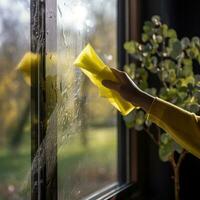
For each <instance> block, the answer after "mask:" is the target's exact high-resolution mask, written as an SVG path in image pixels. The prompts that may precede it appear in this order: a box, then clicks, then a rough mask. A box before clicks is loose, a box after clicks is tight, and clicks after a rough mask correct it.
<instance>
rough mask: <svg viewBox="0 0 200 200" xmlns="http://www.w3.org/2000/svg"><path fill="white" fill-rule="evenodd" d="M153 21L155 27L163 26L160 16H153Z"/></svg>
mask: <svg viewBox="0 0 200 200" xmlns="http://www.w3.org/2000/svg"><path fill="white" fill-rule="evenodd" d="M151 21H152V22H153V24H154V25H155V26H160V25H161V22H160V16H158V15H154V16H152V18H151Z"/></svg>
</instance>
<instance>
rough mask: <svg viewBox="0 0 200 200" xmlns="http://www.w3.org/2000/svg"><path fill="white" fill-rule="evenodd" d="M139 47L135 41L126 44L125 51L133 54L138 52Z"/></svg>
mask: <svg viewBox="0 0 200 200" xmlns="http://www.w3.org/2000/svg"><path fill="white" fill-rule="evenodd" d="M137 46H138V43H137V42H135V41H129V42H125V44H124V49H125V50H126V51H127V52H128V53H129V54H133V53H135V52H137Z"/></svg>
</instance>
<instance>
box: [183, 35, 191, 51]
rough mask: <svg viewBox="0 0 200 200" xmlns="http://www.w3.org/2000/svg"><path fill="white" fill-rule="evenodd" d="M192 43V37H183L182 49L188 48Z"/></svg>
mask: <svg viewBox="0 0 200 200" xmlns="http://www.w3.org/2000/svg"><path fill="white" fill-rule="evenodd" d="M189 45H190V39H189V38H188V37H184V38H182V39H181V47H182V49H185V48H187V47H188V46H189Z"/></svg>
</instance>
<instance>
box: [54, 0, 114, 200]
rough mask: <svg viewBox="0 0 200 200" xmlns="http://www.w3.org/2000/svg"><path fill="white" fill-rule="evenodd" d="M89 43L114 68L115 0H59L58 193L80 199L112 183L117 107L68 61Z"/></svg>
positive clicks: (60, 195) (71, 61)
mask: <svg viewBox="0 0 200 200" xmlns="http://www.w3.org/2000/svg"><path fill="white" fill-rule="evenodd" d="M88 42H90V43H91V44H92V46H93V47H94V48H95V50H96V51H97V53H98V54H99V55H100V56H101V58H102V59H103V60H104V62H105V63H107V64H108V65H109V66H116V0H110V1H107V0H98V1H91V0H77V1H72V0H58V10H57V88H59V89H58V91H57V96H58V99H57V102H58V112H57V121H58V122H57V128H58V130H57V131H58V197H59V199H60V200H67V199H68V200H69V199H73V200H76V199H81V198H83V197H86V196H88V195H90V194H92V193H94V192H96V191H98V190H100V189H102V188H104V187H106V186H109V185H111V184H113V183H116V182H117V174H116V171H117V160H116V159H117V130H116V110H115V109H114V108H113V107H112V106H111V105H110V104H109V103H108V101H107V100H106V99H103V98H100V97H99V96H98V90H97V88H96V87H95V86H93V85H92V84H91V83H90V81H89V80H88V79H87V77H85V76H84V75H83V74H82V73H81V71H80V70H79V69H78V68H75V67H74V66H73V62H74V60H75V58H76V57H77V55H78V54H79V53H80V52H81V50H82V49H83V48H84V46H85V45H86V44H87V43H88Z"/></svg>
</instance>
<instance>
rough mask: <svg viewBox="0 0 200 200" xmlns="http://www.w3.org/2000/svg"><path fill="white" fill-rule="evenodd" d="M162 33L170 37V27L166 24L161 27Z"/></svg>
mask: <svg viewBox="0 0 200 200" xmlns="http://www.w3.org/2000/svg"><path fill="white" fill-rule="evenodd" d="M161 32H162V34H163V36H164V37H168V26H167V25H166V24H163V25H162V26H161Z"/></svg>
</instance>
